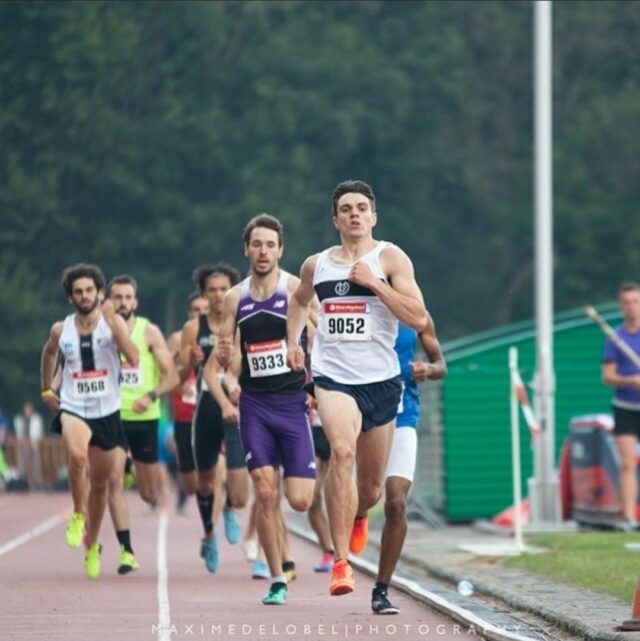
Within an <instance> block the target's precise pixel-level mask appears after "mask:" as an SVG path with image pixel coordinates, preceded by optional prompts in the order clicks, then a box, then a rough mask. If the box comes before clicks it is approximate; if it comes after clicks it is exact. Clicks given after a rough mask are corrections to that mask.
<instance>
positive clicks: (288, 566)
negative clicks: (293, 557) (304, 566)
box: [282, 561, 296, 572]
mask: <svg viewBox="0 0 640 641" xmlns="http://www.w3.org/2000/svg"><path fill="white" fill-rule="evenodd" d="M295 569H296V564H295V563H294V562H293V561H283V563H282V571H283V572H289V571H290V570H295Z"/></svg>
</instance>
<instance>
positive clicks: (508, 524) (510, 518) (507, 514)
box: [491, 499, 531, 528]
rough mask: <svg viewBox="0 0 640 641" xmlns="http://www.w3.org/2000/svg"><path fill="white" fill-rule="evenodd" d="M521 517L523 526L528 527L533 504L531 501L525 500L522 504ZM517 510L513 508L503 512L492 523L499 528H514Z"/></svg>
mask: <svg viewBox="0 0 640 641" xmlns="http://www.w3.org/2000/svg"><path fill="white" fill-rule="evenodd" d="M520 516H521V517H522V525H527V524H528V523H529V519H530V516H531V503H530V501H529V499H525V500H524V501H522V503H521V504H520ZM515 517H516V509H515V507H513V506H511V507H508V508H507V509H506V510H502V512H500V514H496V515H495V516H494V517H493V518H492V519H491V522H492V523H493V524H494V525H497V526H498V527H504V528H512V527H513V526H514V524H515Z"/></svg>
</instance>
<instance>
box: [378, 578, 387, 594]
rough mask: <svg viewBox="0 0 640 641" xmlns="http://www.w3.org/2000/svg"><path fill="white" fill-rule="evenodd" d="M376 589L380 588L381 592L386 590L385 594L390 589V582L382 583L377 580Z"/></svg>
mask: <svg viewBox="0 0 640 641" xmlns="http://www.w3.org/2000/svg"><path fill="white" fill-rule="evenodd" d="M375 589H376V590H380V591H381V592H384V593H385V594H386V593H387V592H388V591H389V584H388V583H380V581H376V587H375Z"/></svg>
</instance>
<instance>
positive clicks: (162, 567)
mask: <svg viewBox="0 0 640 641" xmlns="http://www.w3.org/2000/svg"><path fill="white" fill-rule="evenodd" d="M168 524H169V515H168V514H167V511H166V510H162V511H161V512H160V517H159V519H158V629H157V633H158V641H169V640H170V639H171V610H170V609H169V583H168V577H169V572H168V570H167V527H168Z"/></svg>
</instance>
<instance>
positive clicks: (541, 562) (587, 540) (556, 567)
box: [503, 532, 640, 603]
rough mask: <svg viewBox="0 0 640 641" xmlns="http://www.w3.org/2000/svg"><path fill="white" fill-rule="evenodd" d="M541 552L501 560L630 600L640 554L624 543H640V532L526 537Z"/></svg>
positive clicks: (510, 566) (509, 565) (637, 572)
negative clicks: (626, 546)
mask: <svg viewBox="0 0 640 641" xmlns="http://www.w3.org/2000/svg"><path fill="white" fill-rule="evenodd" d="M527 543H530V544H532V545H534V546H536V547H542V548H545V549H546V550H547V551H546V552H544V553H541V554H523V555H522V556H520V557H513V558H508V559H504V561H503V563H504V565H505V566H506V567H509V568H521V569H523V570H526V571H527V572H532V573H534V574H542V575H545V576H548V577H550V578H553V579H556V580H558V581H561V582H564V583H569V584H571V585H575V586H578V587H580V588H588V589H591V590H596V591H598V592H604V593H606V594H609V595H611V596H614V597H616V598H618V599H621V600H622V601H625V602H627V603H630V602H631V601H633V596H634V590H635V586H636V581H637V579H638V576H640V553H639V552H630V551H629V550H627V549H626V548H625V544H626V543H635V544H640V534H623V533H617V532H579V533H563V534H544V535H540V536H535V537H531V538H528V539H527Z"/></svg>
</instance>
